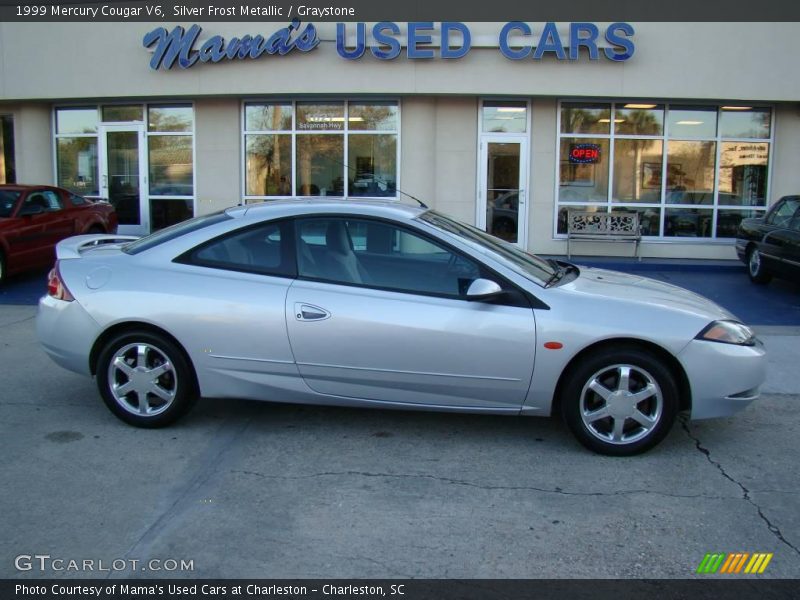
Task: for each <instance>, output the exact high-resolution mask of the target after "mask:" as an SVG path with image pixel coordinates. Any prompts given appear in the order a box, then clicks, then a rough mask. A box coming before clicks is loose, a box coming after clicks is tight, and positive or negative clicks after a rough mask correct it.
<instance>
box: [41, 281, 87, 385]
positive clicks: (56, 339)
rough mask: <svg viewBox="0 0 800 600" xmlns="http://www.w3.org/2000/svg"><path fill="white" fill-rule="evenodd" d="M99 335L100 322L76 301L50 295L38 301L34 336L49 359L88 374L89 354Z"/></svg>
mask: <svg viewBox="0 0 800 600" xmlns="http://www.w3.org/2000/svg"><path fill="white" fill-rule="evenodd" d="M99 335H100V325H98V324H97V322H96V321H95V320H94V319H92V317H90V316H89V313H87V312H86V310H84V308H83V307H82V306H81V305H80V303H78V302H77V301H72V302H65V301H64V300H56V299H55V298H53V297H51V296H43V297H42V298H41V299H40V300H39V312H38V313H37V315H36V336H37V337H38V338H39V342H40V343H41V344H42V347H43V348H44V351H45V352H46V353H47V355H48V356H49V357H50V358H52V359H53V361H54V362H55V363H56V364H58V365H60V366H62V367H64V368H65V369H69V370H70V371H74V372H76V373H80V374H82V375H91V369H90V366H89V355H90V353H91V350H92V345H93V344H94V341H95V340H96V339H97V336H99Z"/></svg>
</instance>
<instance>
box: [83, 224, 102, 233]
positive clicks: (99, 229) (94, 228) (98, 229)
mask: <svg viewBox="0 0 800 600" xmlns="http://www.w3.org/2000/svg"><path fill="white" fill-rule="evenodd" d="M105 232H106V230H105V229H103V228H102V227H101V226H100V225H92V226H91V227H89V229H88V231H87V232H86V233H87V234H88V235H99V234H102V233H105Z"/></svg>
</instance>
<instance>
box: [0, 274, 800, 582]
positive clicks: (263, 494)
mask: <svg viewBox="0 0 800 600" xmlns="http://www.w3.org/2000/svg"><path fill="white" fill-rule="evenodd" d="M28 281H29V282H31V283H34V282H35V281H34V279H33V278H31V279H29V280H28ZM35 283H36V285H35V286H34V285H31V289H32V291H31V293H34V292H33V290H34V289H36V288H38V290H39V291H36V292H35V295H37V296H38V294H39V293H40V292H41V284H42V282H41V280H39V281H38V282H35ZM745 285H750V284H749V282H746V283H745ZM5 293H16V292H8V291H6V292H4V294H5ZM6 298H8V296H7V295H6ZM34 316H35V307H34V306H32V305H30V304H29V303H28V304H23V305H18V304H6V305H5V306H0V382H2V383H1V384H0V443H1V444H2V448H3V458H4V461H3V477H2V481H3V485H2V486H0V506H1V507H2V510H0V531H2V532H3V535H2V536H0V577H9V578H25V579H33V578H39V577H43V576H46V577H97V576H101V577H112V578H113V577H163V576H165V575H167V576H170V577H220V578H238V577H243V578H247V577H255V578H308V577H318V578H330V577H340V578H351V577H353V578H356V577H372V578H384V577H387V578H388V577H403V578H405V577H428V578H445V577H448V578H450V577H452V578H543V577H589V578H606V577H623V578H627V577H636V578H660V577H666V578H686V577H701V576H698V575H695V570H696V569H697V566H698V565H699V563H700V562H701V560H702V559H703V557H704V555H705V554H706V553H709V552H767V553H774V557H773V559H772V561H771V562H770V564H769V567H768V569H767V570H766V572H765V573H764V574H763V575H758V576H750V577H770V578H797V577H800V511H798V510H797V507H798V494H799V493H800V484H799V483H798V482H800V463H798V461H797V460H796V455H797V431H800V411H798V402H800V380H798V378H797V376H796V367H797V365H798V364H800V328H798V327H792V326H779V327H776V326H774V325H772V326H763V327H759V328H758V330H759V334H760V335H761V337H762V338H763V339H764V341H765V344H766V345H767V348H768V350H769V352H770V355H769V356H770V373H769V379H768V382H767V384H766V386H765V388H764V392H765V393H764V395H763V396H762V398H761V399H760V400H759V401H758V402H756V403H754V404H753V405H751V406H750V407H749V408H748V409H746V410H745V411H743V412H742V413H740V414H738V415H736V416H734V417H731V418H726V419H717V420H710V421H700V422H690V423H686V422H685V421H681V422H679V423H676V425H675V427H674V429H673V431H672V432H671V434H670V435H669V436H668V437H667V439H666V440H665V441H664V442H663V443H662V444H661V445H659V446H658V447H657V448H655V449H654V450H653V451H651V452H649V453H647V454H645V455H643V456H638V457H633V458H623V459H619V458H616V459H615V458H609V457H602V456H598V455H594V454H592V453H590V452H588V451H586V450H585V449H583V448H582V447H581V446H579V445H578V444H577V442H575V441H574V440H573V439H572V437H571V436H570V435H569V432H568V431H567V429H566V427H565V426H564V425H563V424H562V423H561V422H560V421H559V420H557V419H544V418H538V419H537V418H511V417H494V416H476V415H450V414H429V413H413V412H396V411H382V410H351V409H336V408H315V407H303V406H296V405H280V404H269V403H256V402H245V401H232V400H228V401H211V400H202V401H200V402H199V403H198V405H197V406H196V407H195V408H194V410H193V411H192V412H191V413H190V414H189V415H188V416H187V417H186V418H185V419H183V420H182V421H181V422H180V423H178V424H177V425H175V426H173V427H171V428H168V429H162V430H141V429H135V428H132V427H129V426H127V425H125V424H123V423H121V422H120V421H118V420H117V419H116V418H115V417H113V416H112V415H111V413H110V412H109V411H108V410H107V409H106V408H105V406H104V405H103V404H102V402H101V400H100V399H99V396H98V394H97V391H96V388H95V387H94V383H93V382H92V381H91V380H89V379H87V378H84V377H81V376H79V375H76V374H72V373H69V372H67V371H64V370H62V369H61V368H59V367H57V366H55V365H54V364H53V363H51V362H50V360H49V359H48V358H47V357H46V356H45V354H44V353H43V352H42V350H41V349H40V348H39V345H38V344H37V342H36V339H35V335H34V328H33V324H34ZM724 375H725V374H724V373H720V377H724ZM35 554H47V555H49V556H50V557H51V559H62V560H64V561H69V560H75V561H84V560H92V561H95V562H94V563H93V565H95V569H96V568H98V566H99V564H100V563H99V562H98V561H104V562H103V564H104V565H105V566H106V567H108V566H109V565H113V564H117V565H122V566H123V568H122V569H121V570H119V571H114V570H113V569H112V570H111V571H110V572H100V573H98V572H97V571H96V570H95V571H91V570H80V571H67V570H61V571H53V570H52V569H51V568H49V567H48V568H46V569H45V570H44V571H42V570H41V569H40V568H39V565H38V563H34V564H33V566H32V568H31V569H30V570H19V569H18V568H17V567H18V566H19V564H17V565H16V566H15V562H17V563H18V560H17V557H19V556H25V555H35ZM115 560H122V561H123V562H118V563H114V562H113V561H115ZM152 560H155V561H160V562H156V563H151V562H150V561H152ZM132 561H140V562H137V563H133V562H132ZM169 561H175V563H172V562H169ZM180 561H184V562H185V563H187V567H186V569H185V570H180V568H178V570H170V571H165V570H164V569H165V568H167V567H172V566H175V565H176V564H177V565H180ZM189 562H190V563H191V567H192V568H191V569H188V563H189ZM21 564H22V566H24V565H25V561H24V559H23V562H22V563H21ZM49 564H50V566H52V563H49ZM66 564H69V563H68V562H64V563H62V567H63V565H66ZM81 564H82V562H81ZM134 565H135V566H134ZM142 569H144V570H142ZM153 569H161V570H153ZM702 577H709V576H708V575H706V576H702Z"/></svg>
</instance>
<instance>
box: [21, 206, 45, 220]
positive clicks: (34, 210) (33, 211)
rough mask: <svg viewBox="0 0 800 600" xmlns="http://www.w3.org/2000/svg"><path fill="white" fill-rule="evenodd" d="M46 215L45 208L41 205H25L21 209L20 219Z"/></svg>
mask: <svg viewBox="0 0 800 600" xmlns="http://www.w3.org/2000/svg"><path fill="white" fill-rule="evenodd" d="M43 213H44V207H43V206H42V205H41V204H23V205H22V208H20V209H19V215H18V216H20V217H32V216H33V215H41V214H43Z"/></svg>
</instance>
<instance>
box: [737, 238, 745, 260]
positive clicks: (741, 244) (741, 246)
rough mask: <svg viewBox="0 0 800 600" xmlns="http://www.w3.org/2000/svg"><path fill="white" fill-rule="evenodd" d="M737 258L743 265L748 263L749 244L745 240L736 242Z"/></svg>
mask: <svg viewBox="0 0 800 600" xmlns="http://www.w3.org/2000/svg"><path fill="white" fill-rule="evenodd" d="M736 256H738V257H739V260H740V261H742V262H743V263H747V242H746V241H745V240H736Z"/></svg>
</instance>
